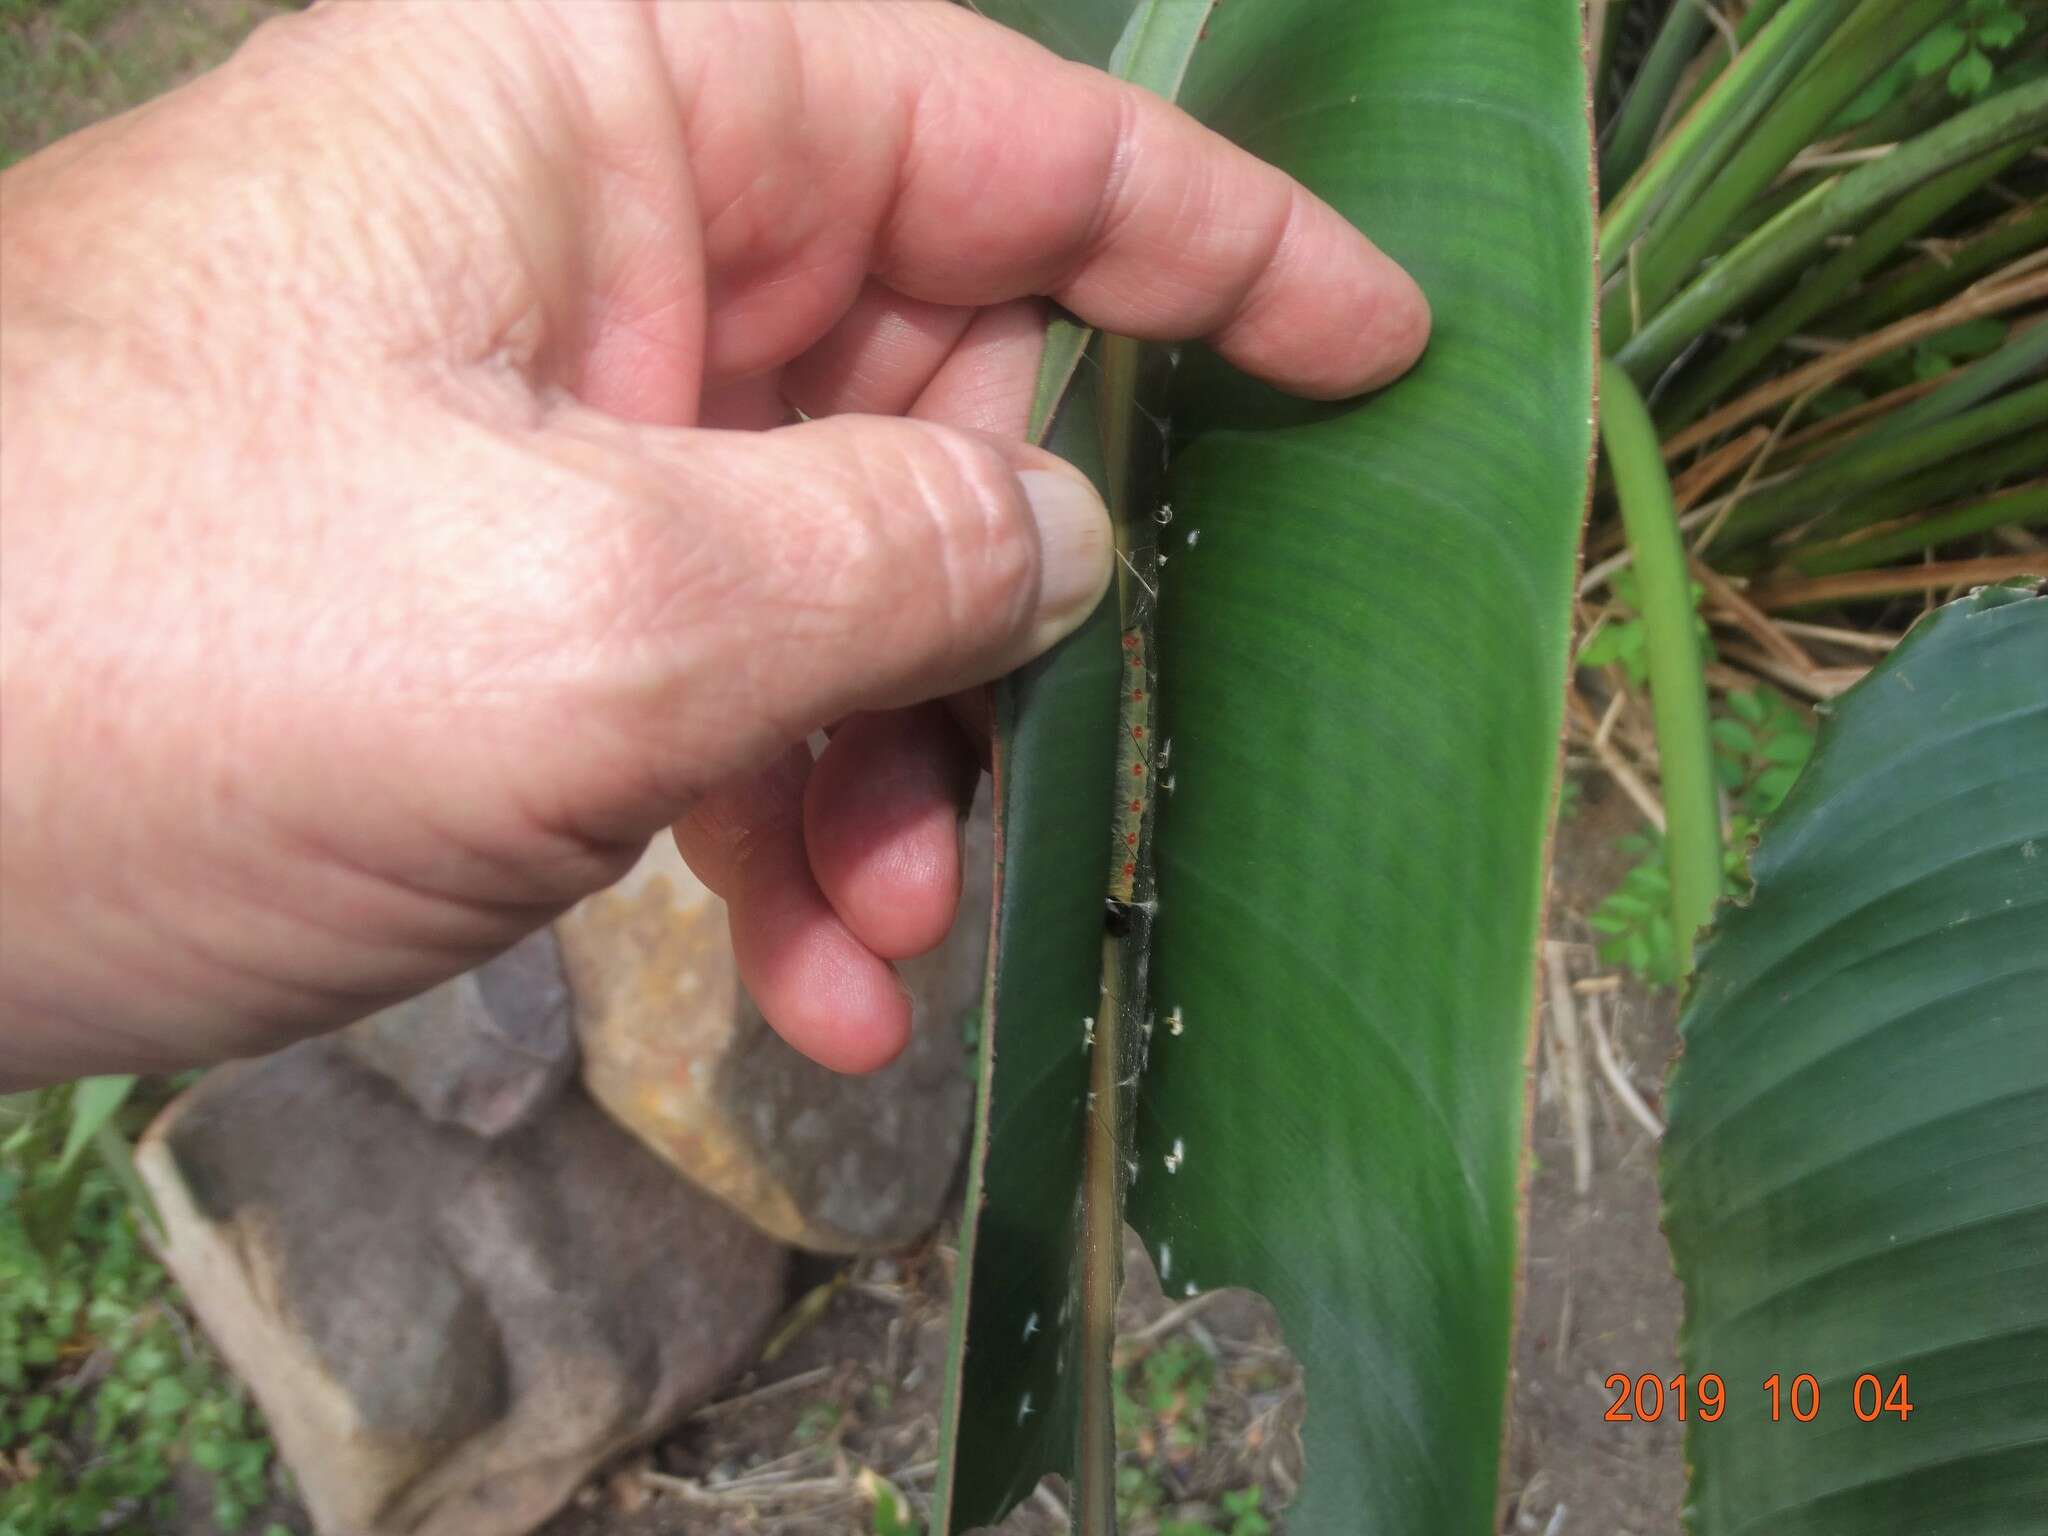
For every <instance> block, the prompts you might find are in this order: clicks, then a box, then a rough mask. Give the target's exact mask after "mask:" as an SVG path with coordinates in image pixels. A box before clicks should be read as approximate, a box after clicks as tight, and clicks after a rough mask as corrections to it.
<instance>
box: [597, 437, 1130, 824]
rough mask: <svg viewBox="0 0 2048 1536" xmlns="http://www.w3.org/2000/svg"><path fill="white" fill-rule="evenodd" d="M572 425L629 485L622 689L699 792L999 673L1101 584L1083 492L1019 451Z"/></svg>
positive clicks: (1087, 496)
mask: <svg viewBox="0 0 2048 1536" xmlns="http://www.w3.org/2000/svg"><path fill="white" fill-rule="evenodd" d="M570 430H571V431H572V432H574V433H576V434H577V435H578V436H580V437H582V439H583V441H584V443H585V444H586V445H587V446H593V447H595V446H600V445H601V448H602V451H604V452H606V454H607V456H608V457H612V458H613V460H614V462H613V463H612V464H611V465H609V466H607V467H608V469H609V474H608V478H610V479H612V480H613V482H614V483H615V484H617V483H621V482H623V483H624V484H626V485H627V486H629V487H634V488H636V489H634V490H633V491H631V492H629V495H628V497H627V498H626V499H627V501H628V502H629V503H634V504H635V505H633V506H631V507H630V508H629V509H628V512H627V515H628V516H629V517H630V519H631V520H632V522H633V524H634V525H635V527H634V532H635V537H633V538H632V539H630V540H629V541H628V544H629V547H630V548H631V550H632V552H633V558H632V560H631V561H630V562H629V565H630V568H629V570H628V571H627V573H626V575H625V580H626V582H627V583H628V586H629V589H630V590H629V592H628V593H627V594H626V599H627V600H626V601H625V603H624V604H622V605H621V606H622V609H623V613H621V612H620V611H618V610H615V612H614V615H613V620H612V625H611V627H612V628H613V633H614V635H615V636H616V635H619V634H621V633H623V634H624V635H625V636H626V637H627V638H628V639H629V640H630V646H629V647H628V650H627V654H629V655H630V656H631V657H632V658H633V667H634V671H635V673H636V676H635V677H634V678H633V679H632V680H631V686H630V688H629V689H628V690H627V692H626V693H625V694H624V695H623V696H624V697H626V698H629V699H631V700H632V701H634V707H636V708H640V709H644V710H646V711H647V716H646V719H645V721H643V722H642V724H643V725H646V726H656V725H658V726H659V727H660V728H659V730H658V732H657V736H661V737H666V738H667V739H666V741H664V742H662V743H661V745H660V748H659V749H660V750H662V751H664V752H667V753H670V754H672V755H670V756H669V758H668V761H669V762H670V763H671V764H674V765H676V767H674V768H671V770H670V772H671V773H673V772H675V771H676V768H681V769H682V772H683V773H685V774H687V775H688V777H689V778H691V779H693V780H695V782H696V783H697V784H698V785H701V784H703V783H704V782H706V777H705V776H706V775H708V776H710V777H713V778H716V777H723V776H725V775H727V774H730V773H733V772H737V771H741V770H743V769H746V768H749V767H752V766H755V765H757V764H759V763H761V762H764V761H766V760H767V759H768V757H769V756H771V755H772V754H773V753H774V752H776V751H778V750H780V749H781V748H783V747H785V746H787V745H788V744H789V743H790V742H792V741H795V740H798V739H801V738H802V737H803V736H804V735H806V734H808V733H809V732H810V731H813V730H816V729H818V728H819V727H821V726H824V725H826V724H828V723H830V722H831V721H834V720H837V719H840V718H842V717H844V716H846V715H848V714H852V713H855V712H857V711H862V710H875V709H888V708H893V707H897V706H902V705H907V704H913V703H918V702H921V701H923V700H926V699H931V698H938V697H941V696H943V695H946V694H949V693H953V692H956V691H958V690H960V689H963V688H968V687H972V686H974V685H976V684H979V683H984V682H987V681H989V680H990V679H992V678H995V677H999V676H1001V675H1002V674H1003V673H1005V672H1008V671H1010V670H1012V669H1014V668H1015V667H1017V666H1019V665H1021V664H1022V663H1023V662H1025V661H1028V660H1030V659H1031V658H1032V657H1034V656H1036V655H1038V654H1039V653H1041V652H1042V651H1044V650H1046V649H1047V648H1048V647H1050V646H1051V645H1052V644H1053V643H1054V642H1055V641H1056V640H1058V639H1060V638H1061V637H1062V636H1064V635H1066V634H1067V633H1069V632H1070V631H1072V630H1074V629H1075V628H1077V627H1079V625H1080V623H1081V621H1082V620H1083V619H1085V618H1086V617H1087V616H1088V615H1089V614H1090V613H1091V612H1093V611H1094V609H1095V606H1096V605H1097V603H1098V602H1100V600H1101V598H1102V595H1103V593H1104V591H1106V590H1107V588H1108V585H1109V578H1110V573H1111V567H1112V565H1113V562H1114V559H1115V544H1114V540H1113V537H1112V534H1111V531H1110V524H1109V516H1108V513H1107V512H1106V511H1105V509H1104V507H1103V504H1102V501H1101V499H1100V498H1099V497H1098V496H1097V495H1096V492H1095V490H1094V488H1093V487H1092V486H1091V485H1090V484H1089V483H1088V481H1087V479H1086V478H1085V477H1084V476H1083V475H1082V474H1081V473H1080V471H1078V470H1077V469H1075V468H1074V467H1073V466H1072V465H1070V464H1067V463H1065V462H1064V461H1063V460H1061V459H1058V458H1056V457H1055V456H1053V455H1052V454H1049V453H1046V452H1044V451H1042V450H1040V449H1037V448H1032V447H1029V446H1026V445H1024V444H1021V443H1017V442H1012V441H1008V440H1005V439H1003V438H999V437H995V436H992V435H989V434H983V433H975V432H968V431H963V430H960V429H957V428H952V427H946V426H942V425H940V424H937V423H934V422H928V421H916V420H909V419H903V418H896V417H878V416H833V417H826V418H823V419H820V420H817V421H811V422H805V423H803V424H801V425H798V426H791V427H783V428H779V429H776V430H773V431H767V432H725V431H711V430H704V429H671V428H660V427H644V426H630V425H623V424H620V423H618V422H616V421H611V420H605V421H594V420H591V419H590V418H583V419H582V420H580V421H579V422H578V423H577V424H576V425H575V426H574V427H572V428H570ZM622 461H623V462H622ZM633 615H639V617H638V618H635V617H633ZM649 668H651V669H652V675H651V676H650V675H649V672H648V669H649ZM650 684H652V686H649V685H650ZM678 733H680V734H681V735H682V737H683V739H682V740H678V739H677V734H678ZM634 734H636V735H638V734H640V733H639V732H637V731H636V732H635V733H634ZM643 739H645V738H643ZM685 763H687V764H688V766H687V767H682V765H683V764H685Z"/></svg>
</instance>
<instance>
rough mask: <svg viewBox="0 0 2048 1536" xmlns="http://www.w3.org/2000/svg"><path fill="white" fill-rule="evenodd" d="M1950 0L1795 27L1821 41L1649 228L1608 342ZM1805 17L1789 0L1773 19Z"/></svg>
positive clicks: (1604, 323)
mask: <svg viewBox="0 0 2048 1536" xmlns="http://www.w3.org/2000/svg"><path fill="white" fill-rule="evenodd" d="M1796 3H1797V0H1794V4H1796ZM1952 8H1953V0H1861V3H1860V4H1859V5H1858V6H1857V7H1856V9H1855V11H1854V12H1853V13H1852V14H1851V15H1850V17H1849V18H1848V20H1847V21H1845V22H1843V23H1842V24H1841V25H1840V26H1838V27H1835V28H1833V29H1832V30H1831V31H1828V32H1827V33H1826V34H1825V35H1824V36H1823V35H1819V34H1809V33H1807V32H1805V31H1804V30H1801V31H1798V32H1796V33H1795V34H1794V35H1795V36H1797V37H1799V38H1802V39H1803V38H1807V37H1809V36H1810V37H1811V44H1812V46H1813V47H1814V48H1815V49H1816V50H1817V51H1816V52H1815V53H1814V54H1813V56H1812V57H1811V58H1810V59H1808V60H1806V61H1805V64H1804V68H1803V69H1802V70H1801V71H1800V72H1799V73H1798V74H1797V75H1796V76H1795V77H1794V78H1792V79H1790V80H1789V81H1787V82H1785V83H1784V84H1783V85H1782V86H1781V87H1779V90H1778V94H1777V99H1776V100H1774V101H1773V102H1772V103H1771V105H1770V108H1769V110H1768V111H1767V112H1765V113H1764V114H1763V115H1762V116H1761V117H1760V118H1759V119H1758V120H1757V121H1756V123H1755V124H1754V125H1753V126H1751V127H1750V128H1749V130H1748V131H1747V132H1746V133H1744V134H1743V135H1742V136H1741V139H1740V142H1739V143H1737V144H1736V145H1735V147H1734V149H1733V152H1732V153H1731V154H1730V155H1729V156H1728V158H1727V160H1726V161H1725V162H1724V163H1723V164H1721V165H1720V166H1719V167H1718V168H1717V169H1716V170H1715V171H1714V173H1713V175H1712V176H1711V177H1708V178H1705V179H1703V180H1702V181H1700V182H1699V183H1698V184H1697V185H1696V186H1695V187H1694V188H1693V189H1692V195H1690V196H1688V197H1686V198H1683V199H1681V198H1676V197H1674V198H1672V199H1671V200H1670V201H1669V202H1667V203H1666V204H1665V205H1664V207H1663V208H1662V209H1660V210H1659V211H1658V213H1657V215H1656V216H1655V217H1654V218H1653V219H1652V220H1651V221H1650V224H1649V225H1648V227H1647V228H1645V229H1644V231H1643V234H1642V239H1641V244H1640V246H1639V248H1638V249H1637V251H1636V253H1635V255H1634V256H1633V258H1632V262H1633V269H1632V270H1631V272H1630V274H1629V283H1628V288H1627V291H1625V292H1617V293H1615V294H1613V295H1611V296H1610V297H1609V300H1608V302H1607V304H1606V306H1605V308H1604V309H1603V311H1602V313H1601V317H1600V326H1601V336H1602V339H1603V342H1604V343H1605V344H1606V345H1607V346H1609V347H1613V346H1615V345H1617V344H1619V343H1620V342H1622V341H1625V340H1626V339H1627V338H1628V336H1629V335H1630V334H1631V332H1632V330H1633V329H1634V328H1635V323H1636V322H1635V318H1634V317H1635V315H1636V314H1637V313H1640V314H1641V315H1644V316H1649V315H1654V314H1655V313H1656V312H1657V310H1658V309H1659V308H1660V307H1661V306H1662V305H1663V304H1664V303H1665V301H1666V300H1667V299H1669V298H1670V297H1671V295H1672V294H1673V293H1675V292H1676V291H1677V290H1678V287H1679V285H1680V284H1681V283H1682V282H1683V281H1684V280H1685V278H1686V277H1687V275H1688V274H1690V273H1691V272H1692V271H1693V269H1694V267H1696V266H1697V265H1698V264H1699V262H1700V259H1701V258H1702V257H1704V256H1706V255H1707V254H1708V253H1709V252H1710V251H1712V250H1713V249H1714V248H1715V246H1716V245H1717V244H1718V243H1719V242H1720V240H1721V238H1722V237H1723V235H1724V234H1725V232H1726V231H1727V229H1728V227H1729V226H1730V225H1731V224H1732V223H1733V222H1734V221H1735V219H1736V218H1737V217H1738V216H1739V215H1740V214H1741V212H1742V210H1743V209H1744V208H1746V207H1748V206H1749V204H1750V202H1751V200H1752V199H1754V198H1756V197H1758V196H1760V195H1761V194H1762V193H1764V192H1765V191H1767V190H1768V189H1769V187H1770V185H1771V183H1772V181H1773V180H1775V179H1776V178H1777V176H1778V173H1779V172H1781V171H1783V170H1784V169H1785V167H1786V166H1787V165H1789V164H1791V162H1792V160H1793V157H1794V156H1796V155H1797V154H1798V153H1799V152H1800V151H1801V150H1802V149H1804V148H1806V147H1807V145H1809V144H1811V143H1812V142H1813V140H1814V139H1815V137H1816V136H1818V135H1819V134H1820V133H1821V132H1822V131H1823V130H1824V129H1825V128H1826V127H1827V124H1828V122H1829V121H1830V120H1831V119H1832V118H1833V117H1834V116H1835V114H1836V113H1837V112H1839V111H1840V110H1841V109H1842V107H1843V106H1844V105H1846V104H1847V103H1848V102H1849V100H1850V99H1851V98H1852V97H1854V96H1855V95H1856V93H1857V92H1858V91H1860V90H1862V89H1863V87H1864V86H1865V85H1867V84H1869V82H1870V81H1871V80H1872V79H1873V78H1874V77H1875V76H1876V75H1877V74H1878V73H1879V72H1880V71H1882V70H1883V69H1884V68H1886V67H1887V66H1888V65H1889V64H1890V63H1891V62H1892V61H1893V60H1894V59H1896V58H1897V57H1898V56H1899V55H1900V54H1901V53H1903V52H1904V51H1905V50H1906V49H1907V48H1909V47H1911V46H1912V44H1913V43H1914V42H1915V41H1916V40H1917V39H1918V38H1919V37H1920V36H1921V35H1922V34H1923V33H1925V32H1926V31H1927V30H1928V29H1929V28H1930V27H1932V26H1934V25H1935V24H1936V23H1937V22H1939V21H1940V20H1941V19H1942V17H1943V16H1945V15H1946V14H1948V12H1949V11H1950V10H1951V9H1952ZM1801 19H1803V18H1801V17H1799V16H1797V15H1795V13H1794V7H1793V5H1788V6H1787V7H1786V9H1785V10H1784V11H1783V12H1781V13H1780V14H1779V16H1778V17H1777V18H1776V22H1777V24H1785V23H1787V22H1788V21H1798V20H1801ZM1768 33H1769V29H1767V35H1768ZM1758 41H1759V43H1761V42H1762V41H1764V39H1759V40H1758ZM1823 43H1825V46H1821V45H1822V44H1823ZM1732 73H1733V72H1732V71H1731V75H1732ZM1630 372H1631V373H1632V374H1633V373H1635V370H1634V369H1631V370H1630ZM1636 376H1637V377H1638V378H1640V377H1641V375H1640V374H1637V375H1636Z"/></svg>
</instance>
